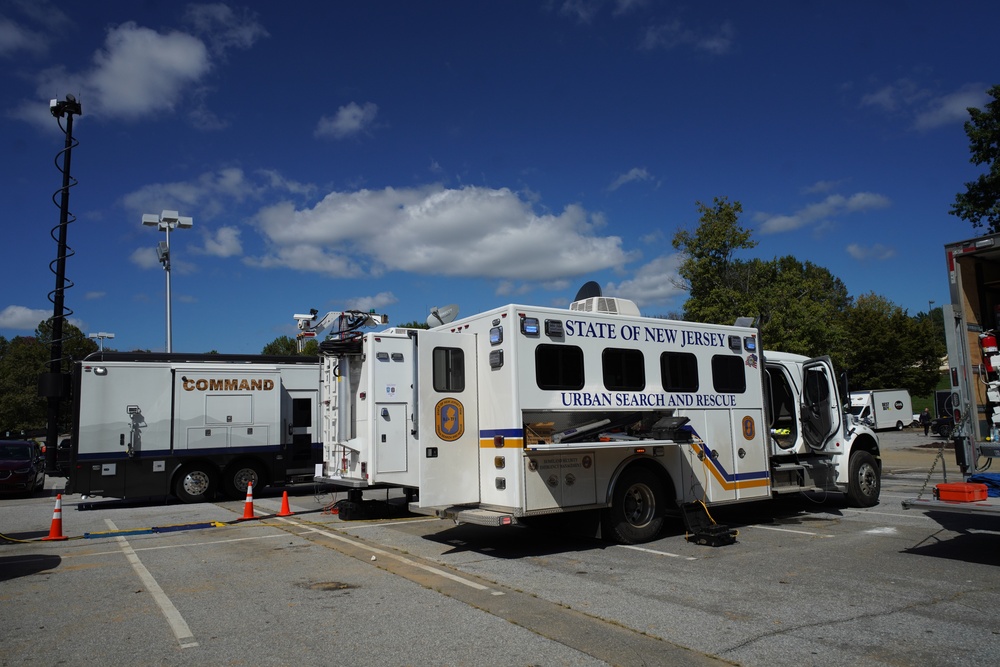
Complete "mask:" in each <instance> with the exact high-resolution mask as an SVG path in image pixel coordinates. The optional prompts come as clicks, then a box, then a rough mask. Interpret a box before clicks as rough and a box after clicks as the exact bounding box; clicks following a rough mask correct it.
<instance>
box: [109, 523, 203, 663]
mask: <svg viewBox="0 0 1000 667" xmlns="http://www.w3.org/2000/svg"><path fill="white" fill-rule="evenodd" d="M104 523H106V524H108V528H110V529H111V530H118V526H116V525H115V524H114V522H113V521H112V520H111V519H105V520H104ZM115 540H117V541H118V544H119V545H121V548H122V553H124V554H125V558H127V559H128V562H129V563H131V564H132V569H133V570H135V573H136V574H137V575H139V579H141V580H142V583H144V584H145V585H146V588H147V590H149V592H150V594H152V596H153V599H154V600H156V604H157V605H159V607H160V611H161V612H163V615H164V616H165V617H166V619H167V623H168V624H169V625H170V629H171V630H172V631H173V633H174V637H176V638H177V642H178V643H179V644H180V646H181V648H194V647H195V646H197V645H198V642H196V641H195V640H194V635H192V634H191V628H189V627H188V624H187V622H186V621H185V620H184V617H183V616H181V613H180V612H179V611H177V607H175V606H174V603H173V602H171V601H170V598H169V597H167V594H166V593H164V592H163V589H162V588H160V585H159V584H158V583H156V579H154V578H153V575H152V574H150V573H149V570H147V569H146V566H145V565H143V564H142V561H140V560H139V557H138V556H137V555H136V553H135V550H134V549H132V547H131V546H129V543H128V540H126V539H125V538H124V537H116V538H115Z"/></svg>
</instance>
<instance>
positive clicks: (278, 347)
mask: <svg viewBox="0 0 1000 667" xmlns="http://www.w3.org/2000/svg"><path fill="white" fill-rule="evenodd" d="M260 353H261V354H268V355H280V356H287V355H296V354H301V355H304V356H311V357H314V356H316V355H317V354H318V353H319V343H317V342H316V339H315V338H311V339H309V340H308V341H306V344H305V345H304V346H303V347H302V352H299V344H298V342H297V341H296V340H295V339H294V338H292V337H291V336H278V337H277V338H275V339H274V340H272V341H271V342H270V343H268V344H267V345H265V346H264V349H263V350H261V352H260Z"/></svg>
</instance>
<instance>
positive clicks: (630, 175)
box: [608, 167, 653, 192]
mask: <svg viewBox="0 0 1000 667" xmlns="http://www.w3.org/2000/svg"><path fill="white" fill-rule="evenodd" d="M652 178H653V176H652V175H651V174H650V173H649V172H648V171H646V168H645V167H633V168H632V169H629V170H628V172H626V173H624V174H622V175H621V176H619V177H618V178H616V179H615V180H614V181H613V182H612V183H611V185H609V186H608V190H611V191H612V192H614V191H615V190H617V189H618V188H620V187H621V186H623V185H625V184H626V183H631V182H633V181H648V180H650V179H652Z"/></svg>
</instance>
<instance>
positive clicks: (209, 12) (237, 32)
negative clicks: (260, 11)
mask: <svg viewBox="0 0 1000 667" xmlns="http://www.w3.org/2000/svg"><path fill="white" fill-rule="evenodd" d="M184 18H185V19H187V20H188V21H189V22H190V23H191V24H192V25H193V26H194V28H195V32H196V33H198V34H200V35H204V36H205V39H206V40H208V43H209V45H210V46H211V49H212V52H213V53H217V54H222V53H224V52H225V51H227V50H229V49H231V48H236V49H249V48H250V47H251V46H253V45H254V43H255V42H256V41H257V40H258V39H260V38H262V37H268V36H269V35H268V32H267V30H265V29H264V27H263V26H262V25H260V24H259V23H257V18H256V15H255V14H253V13H252V12H250V11H249V10H246V9H244V10H240V11H239V13H237V11H236V10H233V9H232V8H231V7H229V6H228V5H224V4H222V3H215V4H208V5H188V8H187V11H186V12H185V14H184Z"/></svg>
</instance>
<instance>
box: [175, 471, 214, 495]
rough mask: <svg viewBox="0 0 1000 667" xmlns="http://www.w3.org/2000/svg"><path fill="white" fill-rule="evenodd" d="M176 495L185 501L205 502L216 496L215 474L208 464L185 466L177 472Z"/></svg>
mask: <svg viewBox="0 0 1000 667" xmlns="http://www.w3.org/2000/svg"><path fill="white" fill-rule="evenodd" d="M174 495H175V496H177V498H178V499H180V501H181V502H184V503H204V502H208V501H210V500H212V498H214V497H215V474H214V471H213V470H212V469H211V468H210V467H209V466H208V465H206V464H198V463H196V464H192V465H188V466H184V467H183V468H181V471H180V472H179V473H177V480H176V481H175V482H174Z"/></svg>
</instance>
